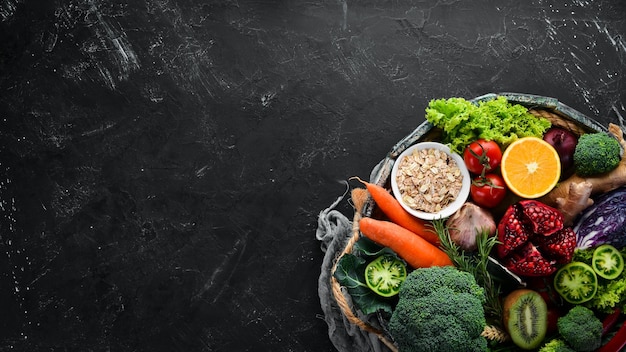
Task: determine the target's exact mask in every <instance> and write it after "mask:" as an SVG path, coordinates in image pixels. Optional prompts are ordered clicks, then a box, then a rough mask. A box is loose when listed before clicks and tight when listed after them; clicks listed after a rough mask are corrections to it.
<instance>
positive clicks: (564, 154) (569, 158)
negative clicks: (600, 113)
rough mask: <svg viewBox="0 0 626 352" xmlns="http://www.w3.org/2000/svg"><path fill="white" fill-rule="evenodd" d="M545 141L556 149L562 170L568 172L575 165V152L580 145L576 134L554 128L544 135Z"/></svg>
mask: <svg viewBox="0 0 626 352" xmlns="http://www.w3.org/2000/svg"><path fill="white" fill-rule="evenodd" d="M543 140H544V141H546V142H548V143H550V145H551V146H553V147H554V149H556V152H557V153H558V154H559V158H560V159H561V169H562V170H564V171H567V170H568V169H569V168H571V167H572V166H573V165H574V151H575V150H576V144H577V143H578V137H577V136H576V135H575V134H573V133H572V132H570V131H568V130H566V129H564V128H561V127H552V128H550V129H549V130H548V131H547V132H546V133H545V134H544V135H543Z"/></svg>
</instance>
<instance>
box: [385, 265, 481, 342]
mask: <svg viewBox="0 0 626 352" xmlns="http://www.w3.org/2000/svg"><path fill="white" fill-rule="evenodd" d="M484 302H485V294H484V290H483V288H482V287H480V286H479V285H478V284H477V283H476V279H475V278H474V276H473V275H471V274H470V273H467V272H463V271H460V270H458V269H457V268H455V267H452V266H445V267H429V268H420V269H416V270H414V271H412V272H411V273H409V274H408V275H407V278H406V279H405V281H404V282H403V283H402V286H401V287H400V293H399V298H398V304H397V305H396V308H395V309H394V312H393V314H392V316H391V319H390V320H389V332H390V333H391V336H392V337H393V339H394V340H395V342H396V344H397V345H398V348H399V350H400V351H401V352H412V351H487V340H486V339H485V338H484V337H482V336H481V333H482V331H483V330H484V328H485V325H486V319H485V311H484V309H483V303H484Z"/></svg>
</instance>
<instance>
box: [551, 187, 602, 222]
mask: <svg viewBox="0 0 626 352" xmlns="http://www.w3.org/2000/svg"><path fill="white" fill-rule="evenodd" d="M592 189H593V185H592V184H591V182H589V181H582V182H578V183H576V182H572V183H570V184H569V189H568V193H567V197H566V198H557V199H556V200H555V201H556V208H557V209H559V210H560V211H561V213H562V214H563V225H565V226H572V225H574V220H575V219H576V217H577V216H578V214H580V213H581V212H582V211H583V210H585V209H587V207H589V206H591V205H593V199H591V191H592Z"/></svg>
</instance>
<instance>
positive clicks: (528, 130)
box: [426, 97, 551, 154]
mask: <svg viewBox="0 0 626 352" xmlns="http://www.w3.org/2000/svg"><path fill="white" fill-rule="evenodd" d="M426 120H428V122H430V123H431V124H433V125H434V126H435V127H438V128H440V129H442V130H443V132H444V135H443V143H446V144H447V145H448V146H449V147H450V149H451V150H452V151H453V152H456V153H459V154H460V153H461V152H462V151H463V150H464V149H465V146H466V145H468V144H470V143H471V142H473V141H475V140H477V139H481V138H482V139H486V140H492V141H495V142H497V143H498V144H500V145H501V146H502V147H506V146H507V145H509V144H511V143H512V142H514V141H515V140H517V139H518V138H522V137H529V136H533V137H539V138H541V137H542V136H543V133H544V132H545V131H546V130H547V129H548V128H550V126H551V123H550V121H548V120H547V119H545V118H542V117H537V116H535V115H533V114H531V113H530V112H528V109H526V108H525V107H524V106H522V105H519V104H510V103H509V102H508V100H507V99H506V98H505V97H497V98H495V99H492V100H487V101H481V102H478V104H474V103H472V102H470V101H468V100H465V99H463V98H449V99H435V100H431V101H430V103H429V105H428V107H427V108H426Z"/></svg>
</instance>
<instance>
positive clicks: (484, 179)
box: [470, 174, 506, 208]
mask: <svg viewBox="0 0 626 352" xmlns="http://www.w3.org/2000/svg"><path fill="white" fill-rule="evenodd" d="M470 195H471V196H472V200H473V201H474V203H476V204H477V205H479V206H481V207H485V208H493V207H495V206H496V205H498V204H500V202H501V201H502V199H504V196H506V184H505V183H504V180H503V179H502V177H501V176H500V175H497V174H486V175H485V176H477V177H475V178H474V180H472V185H471V187H470Z"/></svg>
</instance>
